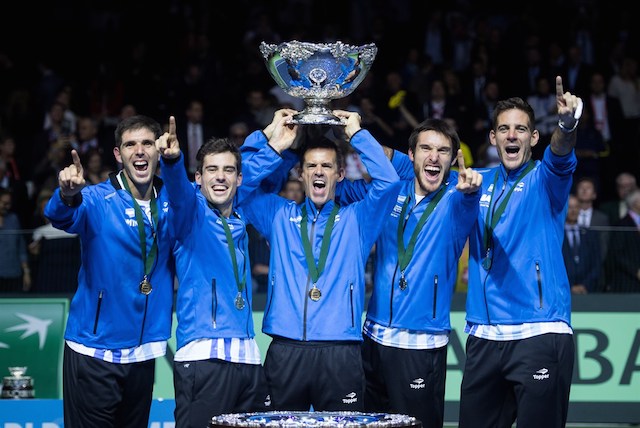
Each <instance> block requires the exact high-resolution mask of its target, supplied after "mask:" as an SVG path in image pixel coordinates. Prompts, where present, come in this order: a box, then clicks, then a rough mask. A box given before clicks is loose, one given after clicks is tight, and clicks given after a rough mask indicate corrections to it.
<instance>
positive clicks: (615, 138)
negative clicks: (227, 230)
mask: <svg viewBox="0 0 640 428" xmlns="http://www.w3.org/2000/svg"><path fill="white" fill-rule="evenodd" d="M77 3H78V2H71V1H68V0H67V1H59V2H50V4H44V5H38V6H37V7H38V9H39V12H38V13H34V12H33V10H30V7H31V5H29V4H28V2H27V3H25V4H16V6H15V9H14V11H13V12H11V13H9V14H4V16H3V19H2V20H3V25H2V26H0V27H1V28H0V36H1V37H2V39H3V40H4V42H5V43H3V44H2V45H0V108H1V111H0V187H2V188H6V189H9V190H10V193H11V199H12V201H11V207H12V208H11V210H12V211H13V212H15V213H16V214H17V217H18V220H19V225H20V228H22V229H35V228H38V227H41V226H46V223H47V222H46V220H45V219H44V218H43V216H42V209H41V207H42V204H43V201H44V202H46V200H47V198H48V196H50V195H51V192H52V190H53V189H54V188H55V187H56V186H57V174H58V171H59V170H60V169H61V168H63V167H64V166H66V165H68V164H69V163H70V150H71V148H75V149H76V150H78V152H79V153H80V154H81V156H82V158H83V165H84V166H85V169H86V179H87V180H88V181H90V182H92V183H95V182H99V181H102V180H104V179H105V177H106V176H107V174H108V173H109V172H110V171H113V170H115V169H117V167H118V165H117V164H116V163H115V160H114V157H113V154H112V148H113V144H114V137H113V132H114V129H115V126H116V125H117V123H118V121H119V120H121V119H122V118H123V117H126V116H130V115H133V114H136V113H143V114H146V115H149V116H152V117H154V118H156V119H157V120H158V121H160V122H161V123H164V122H167V120H168V117H169V115H174V116H176V118H177V121H178V124H179V128H182V129H188V128H187V127H184V126H180V124H190V123H196V124H200V128H199V129H201V130H202V131H200V132H202V133H203V134H204V135H200V137H199V138H203V139H207V138H209V137H211V136H220V137H223V136H228V137H231V138H234V139H235V140H236V141H238V144H241V142H242V140H243V138H244V137H245V136H246V135H248V133H249V132H251V131H253V130H255V129H262V128H264V127H265V126H266V125H267V124H268V123H269V121H270V120H271V118H272V117H273V112H274V111H275V110H276V109H278V108H281V107H282V106H290V107H293V108H296V109H301V108H303V106H304V104H303V101H302V100H300V99H296V98H292V97H290V96H288V95H287V94H285V93H284V91H282V90H281V89H280V88H279V87H278V86H277V85H276V84H275V82H274V80H273V79H272V78H271V77H270V75H269V73H268V71H267V69H266V67H265V64H264V59H263V57H262V55H261V53H260V50H259V45H260V43H261V42H262V41H265V42H267V43H280V42H284V41H288V40H301V41H311V42H334V41H337V40H341V41H343V42H345V43H349V44H354V45H360V44H367V43H375V44H376V46H377V47H378V54H377V57H376V59H375V61H374V64H373V66H372V68H371V70H370V71H369V73H368V75H367V77H366V78H365V80H364V81H363V82H362V83H361V84H360V86H359V87H358V88H357V89H356V91H355V92H354V93H353V94H351V95H350V96H348V97H345V98H342V99H339V100H335V101H334V102H335V107H337V108H338V107H339V108H346V109H349V110H357V111H359V112H360V114H361V116H362V125H363V127H364V128H367V129H369V130H370V131H371V133H372V134H373V135H374V136H375V137H376V138H377V139H378V140H379V141H380V142H381V143H383V144H385V145H387V146H389V147H392V148H395V149H398V150H402V151H405V152H406V147H407V138H408V135H409V134H410V132H411V130H412V128H413V127H414V126H415V124H416V123H417V122H420V121H422V120H424V119H426V118H429V117H438V118H447V119H449V120H451V121H453V122H454V123H455V124H456V126H457V128H458V131H459V133H460V135H461V138H462V140H463V142H464V148H465V150H466V152H465V156H466V157H467V160H466V165H467V166H472V167H480V166H485V165H492V164H494V163H495V162H496V159H495V156H496V155H495V152H494V151H492V148H491V147H490V145H489V144H488V138H487V135H488V131H489V129H490V126H491V123H490V115H491V112H492V109H493V106H494V104H495V102H496V101H497V100H499V99H502V98H506V97H510V96H520V97H522V98H524V99H526V100H527V101H528V102H529V103H530V104H531V105H532V106H533V108H534V109H535V112H536V116H537V120H538V123H537V124H536V125H537V128H538V130H539V131H540V133H541V137H542V138H541V143H540V144H538V146H537V147H536V151H535V152H534V157H540V156H541V154H542V151H543V149H544V147H545V146H546V144H548V140H549V137H550V132H551V131H552V129H553V127H554V125H555V121H556V120H557V116H556V114H555V112H554V111H553V110H554V108H555V87H554V81H555V76H557V75H560V76H562V78H563V83H564V86H565V89H566V90H568V91H571V92H572V93H575V94H577V95H578V96H581V97H582V98H583V100H584V102H585V113H584V115H583V120H581V121H580V128H579V130H578V142H577V146H576V153H577V156H578V159H579V162H578V170H577V171H576V176H575V180H574V181H575V182H578V181H579V180H580V178H582V177H587V178H589V179H590V180H591V182H592V183H593V187H594V189H593V195H595V196H589V198H591V202H590V204H592V205H593V207H594V208H598V206H599V205H602V204H604V203H605V202H608V201H617V200H618V198H619V195H618V193H617V192H616V177H617V176H619V174H620V173H625V172H626V173H629V175H631V176H632V177H633V178H634V179H635V178H637V171H638V167H637V165H638V164H639V161H640V76H639V75H638V61H640V49H639V48H640V35H639V32H638V30H639V29H638V27H637V26H636V25H634V22H635V20H634V17H633V15H632V14H630V13H628V12H627V11H626V10H625V8H621V7H615V6H613V7H612V5H611V4H610V3H607V2H604V1H599V0H590V1H589V0H559V1H556V2H554V3H553V4H552V5H549V6H545V7H540V5H539V4H536V3H531V4H522V3H517V2H503V1H495V2H472V1H461V0H458V1H450V2H421V1H411V0H397V1H393V2H388V1H381V0H377V1H376V0H370V1H367V0H353V1H351V2H338V1H335V0H327V1H323V2H314V1H312V0H273V1H263V2H255V1H253V2H252V1H249V0H237V1H235V2H231V3H233V4H226V5H221V4H219V2H210V1H204V0H187V1H178V0H161V1H157V2H153V3H151V2H123V1H115V2H91V3H92V4H91V5H89V4H82V5H79V4H77ZM558 20H561V21H562V25H558ZM550 29H551V30H552V31H549V30H550ZM27 31H28V33H29V34H27ZM185 139H186V137H185ZM181 141H183V140H182V138H181Z"/></svg>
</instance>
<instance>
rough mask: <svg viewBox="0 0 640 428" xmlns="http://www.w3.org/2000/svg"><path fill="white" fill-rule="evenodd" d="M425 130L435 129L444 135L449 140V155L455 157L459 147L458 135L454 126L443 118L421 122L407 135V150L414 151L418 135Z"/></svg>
mask: <svg viewBox="0 0 640 428" xmlns="http://www.w3.org/2000/svg"><path fill="white" fill-rule="evenodd" d="M425 131H435V132H437V133H439V134H442V135H444V136H445V137H447V138H448V139H449V141H450V142H451V156H452V157H454V158H455V156H456V153H458V149H459V148H460V137H459V136H458V132H457V131H456V130H455V128H454V127H453V126H452V125H451V124H449V122H447V121H446V120H444V119H434V118H430V119H427V120H425V121H423V122H421V123H420V124H419V125H418V126H416V127H415V129H414V130H413V131H412V132H411V135H409V150H411V151H412V152H414V153H415V151H416V146H417V145H418V136H419V135H420V133H422V132H425Z"/></svg>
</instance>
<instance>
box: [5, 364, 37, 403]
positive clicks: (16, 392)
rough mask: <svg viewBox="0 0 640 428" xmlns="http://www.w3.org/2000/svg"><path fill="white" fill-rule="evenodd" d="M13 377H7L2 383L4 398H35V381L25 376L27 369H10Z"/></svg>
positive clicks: (16, 367)
mask: <svg viewBox="0 0 640 428" xmlns="http://www.w3.org/2000/svg"><path fill="white" fill-rule="evenodd" d="M9 373H11V376H5V377H4V379H3V381H2V395H1V397H2V398H34V397H35V391H34V389H33V379H32V378H31V376H25V374H26V373H27V368H26V367H18V366H15V367H9Z"/></svg>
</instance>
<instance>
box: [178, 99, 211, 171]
mask: <svg viewBox="0 0 640 428" xmlns="http://www.w3.org/2000/svg"><path fill="white" fill-rule="evenodd" d="M184 115H185V117H184V118H183V119H182V120H181V121H180V123H182V124H183V125H182V126H181V127H180V130H179V132H180V135H179V136H178V140H179V141H182V147H181V149H182V151H183V154H184V165H185V168H186V169H187V174H188V175H189V179H190V180H191V181H193V180H194V177H195V173H196V170H197V168H198V161H197V159H196V157H197V154H198V150H200V147H202V145H203V144H204V142H205V141H207V140H208V139H209V138H211V137H213V136H214V134H215V131H214V129H213V127H211V126H209V125H208V124H207V122H206V121H205V106H204V103H203V102H202V101H200V100H199V99H191V100H189V102H188V103H187V107H186V109H185V112H184Z"/></svg>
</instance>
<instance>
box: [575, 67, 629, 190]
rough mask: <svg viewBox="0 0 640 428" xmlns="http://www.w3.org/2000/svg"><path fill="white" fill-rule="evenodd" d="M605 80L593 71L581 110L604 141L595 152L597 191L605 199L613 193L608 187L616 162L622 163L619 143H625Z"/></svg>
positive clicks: (617, 108)
mask: <svg viewBox="0 0 640 428" xmlns="http://www.w3.org/2000/svg"><path fill="white" fill-rule="evenodd" d="M606 89H607V87H606V81H605V77H604V74H603V73H601V72H598V71H596V72H594V73H593V74H592V75H591V80H590V85H589V95H588V97H587V98H586V100H585V103H584V110H585V113H587V114H589V116H590V117H591V118H592V120H593V125H594V127H595V128H596V130H597V131H598V132H599V133H600V135H601V136H602V142H603V143H604V146H605V150H604V152H601V153H599V157H600V166H601V171H602V174H601V175H600V181H601V183H602V187H601V189H600V190H601V195H602V196H604V197H605V199H609V198H612V197H613V196H614V193H613V192H611V191H610V190H609V189H610V188H611V189H613V177H614V176H615V175H616V171H619V168H620V165H622V164H624V162H625V161H624V160H622V161H623V162H621V159H618V156H619V155H620V154H621V153H623V152H621V150H620V149H621V147H620V145H621V144H626V142H625V141H624V139H623V138H624V137H623V134H624V132H623V130H624V125H623V115H622V107H620V101H618V99H617V98H614V97H612V96H610V95H608V94H607V92H606Z"/></svg>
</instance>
